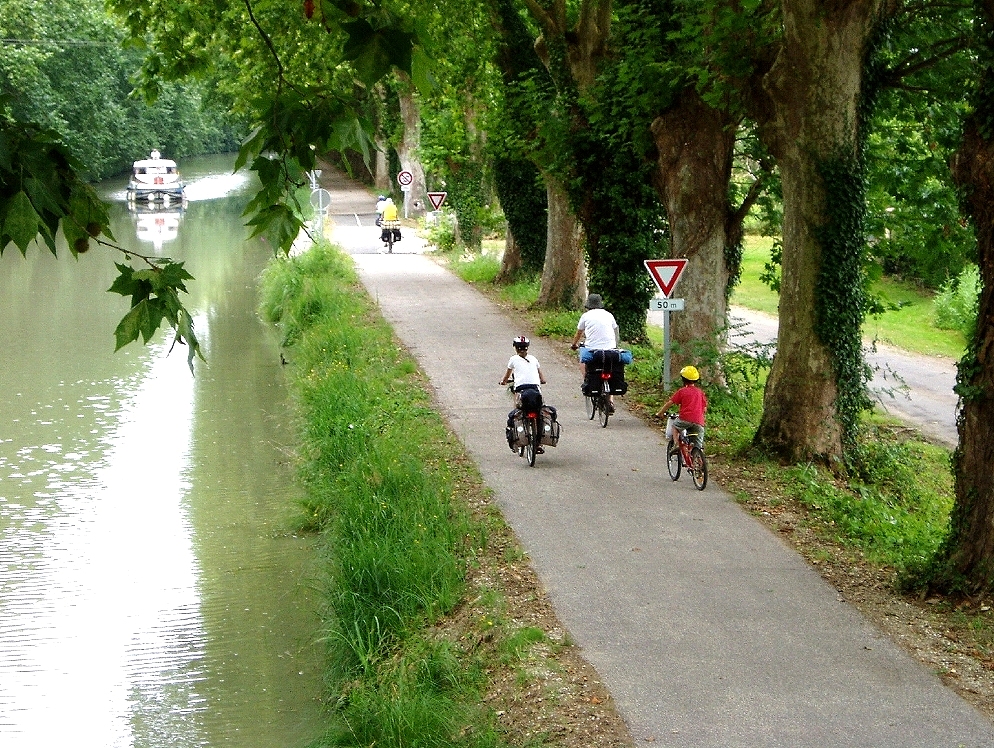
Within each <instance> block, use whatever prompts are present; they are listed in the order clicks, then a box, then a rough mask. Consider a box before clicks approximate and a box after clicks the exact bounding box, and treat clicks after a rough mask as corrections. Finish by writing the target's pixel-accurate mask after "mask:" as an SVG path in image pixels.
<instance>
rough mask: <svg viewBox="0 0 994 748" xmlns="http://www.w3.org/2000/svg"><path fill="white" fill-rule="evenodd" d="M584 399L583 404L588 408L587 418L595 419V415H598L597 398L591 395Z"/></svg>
mask: <svg viewBox="0 0 994 748" xmlns="http://www.w3.org/2000/svg"><path fill="white" fill-rule="evenodd" d="M583 400H584V403H583V404H584V405H585V406H586V408H587V418H589V419H590V420H591V421H592V420H594V416H595V415H597V400H596V399H595V398H594V397H593V396H591V395H586V396H584V398H583Z"/></svg>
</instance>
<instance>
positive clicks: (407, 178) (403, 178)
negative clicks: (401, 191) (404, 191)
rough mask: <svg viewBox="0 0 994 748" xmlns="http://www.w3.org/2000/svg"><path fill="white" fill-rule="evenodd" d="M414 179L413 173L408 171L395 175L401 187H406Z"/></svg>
mask: <svg viewBox="0 0 994 748" xmlns="http://www.w3.org/2000/svg"><path fill="white" fill-rule="evenodd" d="M413 181H414V175H413V174H411V172H409V171H402V172H401V173H400V174H398V175H397V184H399V185H400V186H401V187H407V185H409V184H410V183H411V182H413Z"/></svg>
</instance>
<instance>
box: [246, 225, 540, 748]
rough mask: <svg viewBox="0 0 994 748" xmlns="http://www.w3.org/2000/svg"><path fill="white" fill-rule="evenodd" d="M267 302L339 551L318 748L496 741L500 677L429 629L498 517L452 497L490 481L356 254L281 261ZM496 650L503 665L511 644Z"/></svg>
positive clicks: (321, 248) (267, 284)
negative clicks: (360, 285)
mask: <svg viewBox="0 0 994 748" xmlns="http://www.w3.org/2000/svg"><path fill="white" fill-rule="evenodd" d="M260 307H261V310H262V311H263V313H264V315H265V316H266V318H267V319H268V320H270V321H271V322H273V323H275V324H277V326H278V328H279V329H280V330H281V332H282V337H283V343H284V346H286V352H287V357H288V359H289V360H290V365H289V366H288V367H287V372H288V380H289V382H290V384H291V390H292V392H293V394H294V402H295V404H296V408H297V410H298V416H299V423H300V438H301V445H300V448H299V453H300V475H301V481H302V484H303V488H304V491H305V495H304V497H303V499H302V502H301V503H302V507H303V512H304V516H303V517H302V519H301V529H302V530H311V531H314V532H317V533H319V535H320V538H321V541H322V542H321V545H322V547H323V549H324V553H325V555H326V557H327V568H328V573H329V582H328V584H327V586H326V589H325V590H324V596H325V601H326V604H327V607H328V618H327V631H326V634H325V641H326V643H327V645H328V651H329V672H328V674H327V680H328V682H329V684H330V686H331V687H332V688H333V689H334V698H333V701H336V700H337V705H336V707H335V709H334V710H333V711H332V712H331V713H330V714H331V729H330V730H329V732H328V733H327V735H326V736H325V737H324V738H322V739H321V740H319V741H317V742H316V743H315V744H314V745H315V747H316V748H317V747H318V746H331V745H379V746H410V745H450V744H453V743H452V742H451V741H452V736H453V735H454V734H456V733H457V732H459V731H460V730H462V731H464V732H465V733H466V734H465V737H464V738H462V739H460V741H459V745H462V746H466V748H499V746H501V745H504V743H503V741H502V740H501V738H500V737H499V730H498V728H497V723H496V717H495V715H494V714H493V713H492V711H491V710H489V709H488V707H487V706H486V705H485V704H484V703H483V702H482V700H481V698H480V695H481V690H482V689H484V688H485V687H486V675H487V673H488V672H489V670H490V666H489V665H488V663H487V661H486V659H485V657H484V654H483V652H482V650H481V648H479V647H476V646H475V645H474V646H473V647H471V648H470V649H469V650H465V649H462V648H460V646H458V645H457V644H455V643H453V642H448V641H444V640H438V639H435V638H433V629H432V624H435V623H438V622H439V621H440V620H441V619H442V617H443V616H445V615H446V614H447V613H450V612H451V611H453V610H454V609H455V607H456V606H457V604H459V603H460V602H465V597H464V592H465V577H466V573H467V568H468V565H469V564H471V563H474V562H475V559H476V558H477V557H478V554H479V553H480V552H481V551H482V549H483V548H484V547H485V546H486V543H487V540H486V538H487V536H488V533H489V530H490V528H491V527H492V526H493V525H494V524H495V523H496V519H494V518H492V517H482V518H474V517H473V516H472V515H471V513H470V512H469V510H468V508H467V507H466V506H465V505H463V504H461V503H460V502H458V501H456V500H455V498H454V497H455V495H456V493H457V492H458V491H459V490H460V489H459V486H460V485H461V484H462V485H464V484H466V483H470V484H474V485H475V484H477V482H478V481H479V480H480V479H479V476H478V474H477V473H475V469H474V470H473V472H472V474H470V469H469V467H468V466H469V465H470V463H469V461H468V460H467V459H466V457H465V454H464V451H463V449H462V447H461V445H460V444H459V443H458V441H457V440H456V439H455V438H454V437H453V436H452V435H451V433H449V431H448V429H447V428H446V426H445V424H444V421H443V419H442V418H441V416H440V415H439V414H438V413H437V412H436V411H435V410H434V409H433V407H432V403H431V397H430V394H429V392H428V390H427V388H426V386H425V384H424V381H423V379H422V378H421V377H420V374H419V372H418V371H417V368H416V366H415V365H414V362H413V361H412V359H411V358H410V357H409V356H408V355H407V353H406V352H405V351H404V350H403V349H401V348H399V347H398V346H397V345H396V343H395V341H394V338H393V334H392V331H391V330H390V328H389V327H388V326H387V325H386V323H385V322H384V321H383V320H382V319H381V318H380V317H379V316H378V315H377V314H376V312H375V307H374V304H373V303H372V301H371V300H370V299H369V298H368V297H367V296H366V295H365V294H363V293H361V292H360V291H358V290H357V279H356V277H355V274H354V271H353V270H352V267H351V262H350V261H349V259H348V258H347V257H346V256H345V255H343V254H341V253H339V252H337V251H335V250H332V249H331V248H329V247H328V246H327V245H324V244H321V243H319V244H317V245H315V246H314V247H312V248H311V249H310V250H309V251H308V252H306V253H305V254H303V255H301V256H300V257H298V258H295V259H294V260H291V261H287V260H282V259H278V260H274V261H273V263H272V264H271V265H270V267H269V268H268V270H267V271H266V273H265V274H264V278H263V283H262V300H261V303H260ZM474 602H475V601H474ZM476 604H479V603H476ZM494 605H495V606H498V607H499V605H500V601H499V600H495V602H494ZM483 618H484V619H485V620H486V621H490V622H491V623H490V624H489V625H487V626H486V627H485V631H484V632H482V633H486V634H487V635H488V636H490V637H491V638H495V643H496V644H499V643H500V636H503V635H504V634H505V633H506V635H507V636H509V637H512V641H513V642H515V646H514V650H513V651H518V650H521V657H522V658H524V657H526V656H527V653H526V652H524V651H523V650H524V649H526V648H527V645H528V643H529V641H530V639H529V638H528V636H529V635H525V638H524V639H521V635H520V634H518V633H517V632H518V630H519V629H521V628H522V626H521V624H516V623H514V622H506V623H503V624H502V625H501V627H500V628H499V630H494V624H493V623H492V622H493V621H494V620H495V619H496V616H494V615H492V614H487V615H485V616H483ZM480 625H481V626H483V624H480ZM482 633H470V634H468V637H469V639H470V640H472V641H478V640H480V639H481V638H482ZM492 656H493V657H494V662H496V661H497V659H498V658H499V659H500V660H501V661H502V662H503V661H504V660H505V659H506V658H508V650H507V648H503V649H502V650H501V651H500V652H499V653H498V652H497V651H496V649H495V651H494V654H493V655H492ZM513 659H514V658H513V657H511V660H512V663H511V666H512V667H513Z"/></svg>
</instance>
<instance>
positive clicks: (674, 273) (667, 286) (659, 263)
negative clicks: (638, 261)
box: [644, 257, 689, 299]
mask: <svg viewBox="0 0 994 748" xmlns="http://www.w3.org/2000/svg"><path fill="white" fill-rule="evenodd" d="M644 262H645V267H646V270H648V271H649V275H650V276H651V277H652V281H653V283H655V284H656V286H657V287H658V288H659V291H660V293H662V294H663V297H664V298H667V299H668V298H669V297H670V294H671V293H673V287H674V286H675V285H676V282H677V281H678V280H679V279H680V273H682V272H683V269H684V268H685V267H687V263H688V262H689V260H688V259H687V258H686V257H676V258H673V259H671V260H645V261H644Z"/></svg>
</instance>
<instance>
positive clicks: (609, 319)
mask: <svg viewBox="0 0 994 748" xmlns="http://www.w3.org/2000/svg"><path fill="white" fill-rule="evenodd" d="M583 308H584V309H586V310H587V311H585V312H584V313H583V314H582V315H580V320H579V322H577V323H576V335H574V336H573V343H572V344H571V345H570V348H572V349H573V350H574V351H575V350H577V348H579V349H580V370H581V371H582V372H583V381H584V382H586V381H587V364H588V363H590V362H591V361H593V359H594V352H595V351H618V360H619V361H620V362H621V363H623V364H630V363H631V362H632V354H631V353H630V352H629V351H620V350H618V344H619V342H620V336H619V330H618V322H617V320H615V318H614V315H613V314H611V312H609V311H608V310H607V309H605V308H604V300H603V299H602V298H601V296H600V294H596V293H592V294H590V295H589V296H587V300H586V301H585V302H584V304H583ZM581 338H584V339H585V340H584V343H583V346H580V345H579V343H580V339H581ZM608 412H609V413H613V412H614V397H613V396H611V397H609V398H608Z"/></svg>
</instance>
